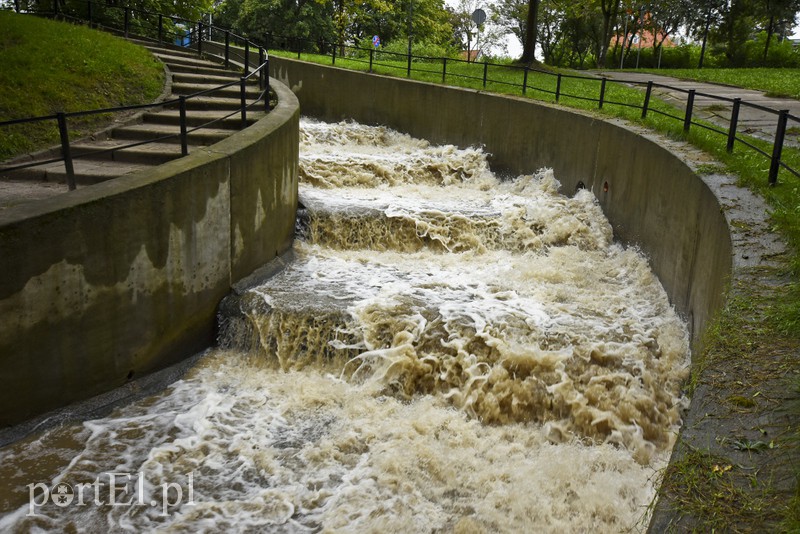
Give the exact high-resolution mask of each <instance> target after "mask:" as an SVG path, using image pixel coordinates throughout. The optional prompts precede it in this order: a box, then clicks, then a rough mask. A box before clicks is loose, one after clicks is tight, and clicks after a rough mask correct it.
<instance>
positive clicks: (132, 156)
mask: <svg viewBox="0 0 800 534" xmlns="http://www.w3.org/2000/svg"><path fill="white" fill-rule="evenodd" d="M127 144H130V141H124V140H122V139H108V140H105V141H95V142H93V143H91V144H89V143H87V144H75V145H72V153H73V154H74V155H75V157H78V156H80V155H86V156H85V157H82V158H81V159H83V160H85V161H97V160H99V161H116V162H122V163H141V164H145V165H160V164H162V163H166V162H168V161H172V160H173V159H177V158H179V157H181V147H180V145H179V144H177V143H148V144H146V145H141V146H136V147H131V148H117V147H123V146H125V145H127ZM109 149H116V150H109Z"/></svg>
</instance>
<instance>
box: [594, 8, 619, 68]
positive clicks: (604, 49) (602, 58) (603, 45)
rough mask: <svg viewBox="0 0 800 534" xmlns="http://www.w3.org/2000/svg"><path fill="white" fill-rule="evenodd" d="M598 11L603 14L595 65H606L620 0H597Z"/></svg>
mask: <svg viewBox="0 0 800 534" xmlns="http://www.w3.org/2000/svg"><path fill="white" fill-rule="evenodd" d="M599 1H600V13H602V15H603V29H602V32H601V33H600V42H599V43H598V45H599V46H598V50H597V66H598V67H606V66H607V57H608V48H609V46H611V38H612V37H613V35H614V29H615V25H616V21H617V17H618V16H619V11H620V4H621V0H599Z"/></svg>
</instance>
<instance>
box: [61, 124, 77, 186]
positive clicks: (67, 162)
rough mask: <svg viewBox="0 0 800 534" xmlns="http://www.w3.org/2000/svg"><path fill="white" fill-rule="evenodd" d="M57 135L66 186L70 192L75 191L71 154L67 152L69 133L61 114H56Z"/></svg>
mask: <svg viewBox="0 0 800 534" xmlns="http://www.w3.org/2000/svg"><path fill="white" fill-rule="evenodd" d="M57 118H58V134H59V136H60V137H61V156H62V157H63V158H64V170H65V171H66V172H67V186H69V190H70V191H74V190H75V169H74V168H73V167H72V154H71V152H70V150H69V131H68V130H67V117H66V115H64V113H63V112H59V113H58V114H57Z"/></svg>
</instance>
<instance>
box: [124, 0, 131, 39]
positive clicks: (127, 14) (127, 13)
mask: <svg viewBox="0 0 800 534" xmlns="http://www.w3.org/2000/svg"><path fill="white" fill-rule="evenodd" d="M130 18H131V9H130V8H129V7H126V8H125V25H124V28H125V38H126V39H127V38H128V25H129V24H130Z"/></svg>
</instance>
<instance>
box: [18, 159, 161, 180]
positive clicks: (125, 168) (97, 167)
mask: <svg viewBox="0 0 800 534" xmlns="http://www.w3.org/2000/svg"><path fill="white" fill-rule="evenodd" d="M72 167H73V169H74V170H75V183H77V184H79V185H92V184H98V183H100V182H105V181H106V180H111V179H113V178H117V177H119V176H122V175H123V174H129V173H132V172H136V171H140V170H143V169H147V168H152V165H143V164H139V163H122V162H114V161H99V160H83V159H76V160H73V162H72ZM8 176H9V177H11V178H13V179H16V180H30V181H39V182H55V183H62V184H66V183H67V171H66V169H65V168H64V163H63V162H57V163H50V164H47V165H41V166H39V167H30V168H27V169H22V170H19V171H14V172H13V173H8Z"/></svg>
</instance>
